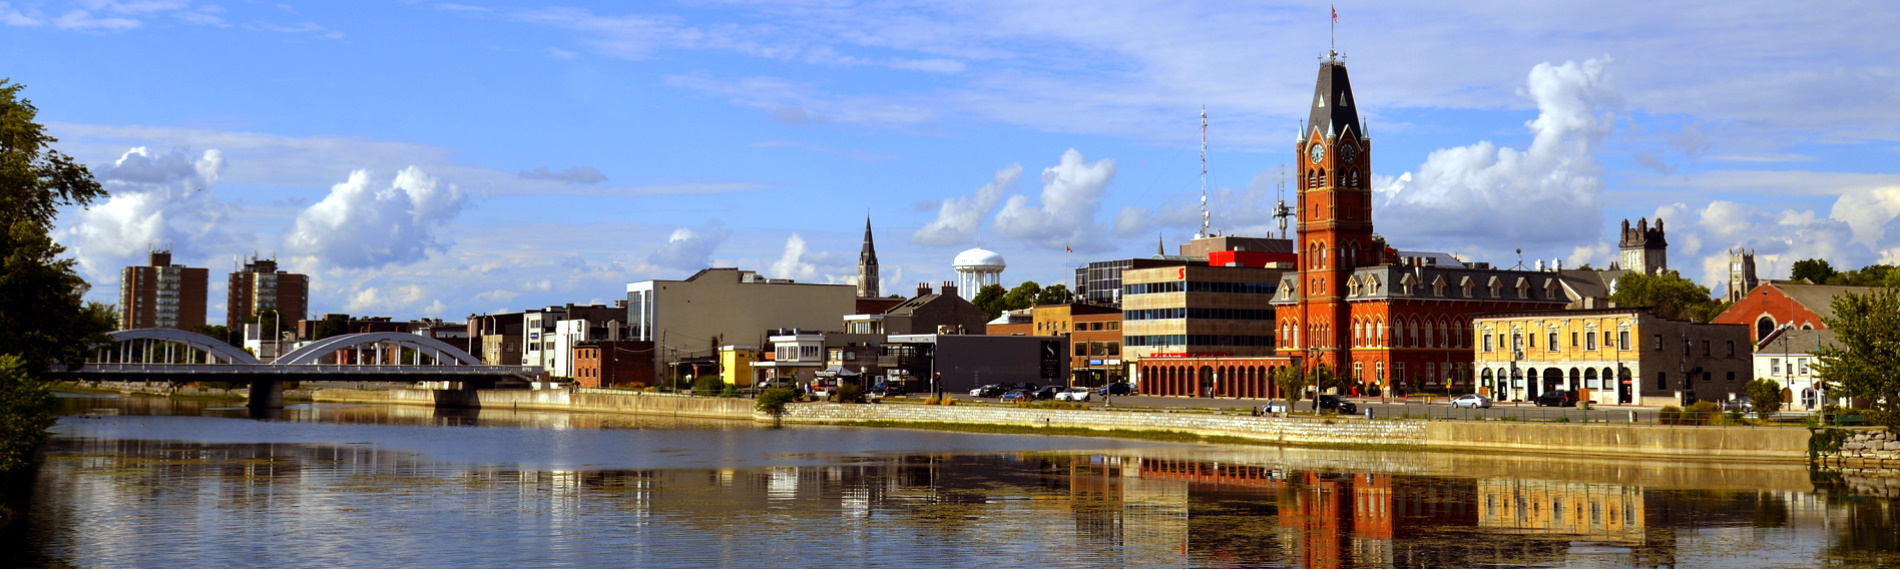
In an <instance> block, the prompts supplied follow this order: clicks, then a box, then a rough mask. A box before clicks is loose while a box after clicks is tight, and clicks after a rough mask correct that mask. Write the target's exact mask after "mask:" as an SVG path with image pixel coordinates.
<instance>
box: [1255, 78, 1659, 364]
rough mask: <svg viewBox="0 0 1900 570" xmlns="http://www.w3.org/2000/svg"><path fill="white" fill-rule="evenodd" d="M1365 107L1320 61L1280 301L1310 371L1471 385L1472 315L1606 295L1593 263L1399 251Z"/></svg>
mask: <svg viewBox="0 0 1900 570" xmlns="http://www.w3.org/2000/svg"><path fill="white" fill-rule="evenodd" d="M1357 105H1358V102H1357V99H1355V98H1354V97H1353V92H1352V86H1351V83H1350V82H1349V80H1348V78H1347V74H1346V65H1345V63H1343V62H1340V61H1337V60H1336V59H1333V58H1328V59H1327V61H1325V62H1323V63H1321V65H1320V70H1319V81H1318V85H1317V87H1316V89H1315V90H1314V97H1313V103H1312V111H1311V113H1310V115H1309V121H1308V123H1309V124H1307V125H1306V126H1305V127H1304V132H1302V133H1301V134H1300V136H1299V138H1298V140H1297V141H1296V142H1295V145H1294V152H1295V155H1296V162H1297V163H1298V164H1299V169H1298V176H1297V179H1296V182H1297V184H1298V189H1299V207H1298V215H1299V236H1298V238H1299V245H1298V250H1299V264H1298V273H1297V274H1296V275H1288V276H1287V277H1285V278H1284V279H1282V280H1281V282H1280V286H1279V288H1278V291H1277V292H1276V295H1275V298H1274V303H1273V304H1274V308H1275V319H1276V322H1277V324H1278V325H1279V326H1278V327H1277V328H1278V331H1277V335H1276V336H1277V338H1278V341H1277V343H1278V345H1279V349H1278V353H1279V354H1280V355H1281V356H1285V357H1292V358H1296V359H1298V360H1299V362H1300V364H1299V366H1300V367H1301V368H1302V369H1308V370H1310V369H1312V368H1313V367H1315V366H1325V367H1327V368H1328V369H1330V370H1333V371H1334V372H1335V373H1336V374H1338V375H1340V376H1341V377H1344V378H1347V379H1349V381H1348V385H1349V386H1350V387H1351V390H1352V391H1357V392H1360V393H1376V392H1377V391H1379V390H1380V389H1383V388H1388V387H1391V388H1398V389H1401V390H1421V389H1452V388H1456V389H1464V388H1466V387H1469V386H1471V379H1472V374H1471V361H1472V351H1471V347H1472V343H1473V338H1472V332H1471V318H1470V316H1469V315H1470V314H1472V313H1482V312H1501V311H1536V310H1552V309H1562V308H1564V307H1566V306H1569V305H1571V304H1572V303H1573V301H1575V302H1578V303H1581V302H1582V299H1583V298H1588V297H1594V296H1598V295H1599V294H1600V293H1601V291H1599V290H1600V289H1601V287H1602V283H1601V281H1599V280H1596V279H1594V278H1592V277H1590V276H1593V275H1600V274H1598V273H1595V272H1575V271H1572V272H1564V271H1557V270H1552V271H1542V270H1538V271H1522V270H1517V271H1513V270H1493V269H1490V268H1489V267H1488V266H1486V265H1484V264H1472V265H1466V264H1465V263H1463V262H1460V261H1458V260H1456V259H1453V258H1451V257H1450V256H1444V255H1434V254H1402V253H1400V252H1399V251H1398V250H1396V249H1395V248H1393V247H1392V246H1390V245H1388V244H1387V243H1386V242H1385V240H1384V238H1381V237H1379V236H1377V235H1375V234H1374V233H1373V227H1372V202H1373V196H1372V189H1371V182H1372V170H1371V163H1372V141H1371V139H1369V138H1367V137H1366V136H1365V130H1364V126H1363V125H1362V124H1361V123H1360V122H1359V115H1358V111H1357V109H1358V107H1357ZM1658 231H1660V228H1659V230H1658ZM1658 243H1660V240H1658Z"/></svg>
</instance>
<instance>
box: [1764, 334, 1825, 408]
mask: <svg viewBox="0 0 1900 570" xmlns="http://www.w3.org/2000/svg"><path fill="white" fill-rule="evenodd" d="M1823 346H1835V344H1834V331H1831V330H1826V329H1821V330H1816V329H1797V328H1794V327H1792V326H1789V325H1782V326H1780V327H1777V328H1775V330H1774V332H1773V333H1770V334H1769V335H1768V336H1766V337H1763V338H1762V341H1761V343H1760V344H1757V345H1755V377H1756V378H1767V379H1769V380H1774V381H1775V382H1776V383H1779V384H1781V404H1782V409H1785V410H1819V409H1821V406H1822V405H1825V404H1838V403H1840V401H1839V398H1835V397H1829V396H1828V394H1827V390H1826V386H1823V385H1821V384H1820V383H1818V382H1817V380H1816V378H1815V377H1814V373H1815V370H1814V365H1815V363H1816V362H1818V361H1819V359H1818V358H1816V357H1815V355H1814V351H1815V350H1816V349H1819V348H1821V347H1823Z"/></svg>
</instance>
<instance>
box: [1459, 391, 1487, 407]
mask: <svg viewBox="0 0 1900 570" xmlns="http://www.w3.org/2000/svg"><path fill="white" fill-rule="evenodd" d="M1451 405H1452V407H1455V408H1489V407H1491V399H1490V398H1486V397H1484V396H1480V395H1477V394H1465V395H1463V396H1459V397H1456V398H1452V399H1451Z"/></svg>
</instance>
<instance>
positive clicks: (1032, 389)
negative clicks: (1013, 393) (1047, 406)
mask: <svg viewBox="0 0 1900 570" xmlns="http://www.w3.org/2000/svg"><path fill="white" fill-rule="evenodd" d="M1012 389H1015V390H1022V391H1024V392H1028V393H1030V394H1035V393H1036V391H1037V390H1041V389H1042V386H1041V385H1039V384H1036V383H1035V382H1024V383H1021V384H1016V385H1014V387H1013V388H1012Z"/></svg>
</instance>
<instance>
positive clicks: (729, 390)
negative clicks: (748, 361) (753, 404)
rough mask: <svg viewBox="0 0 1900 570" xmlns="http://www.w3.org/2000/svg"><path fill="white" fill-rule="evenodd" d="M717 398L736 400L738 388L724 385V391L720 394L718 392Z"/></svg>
mask: <svg viewBox="0 0 1900 570" xmlns="http://www.w3.org/2000/svg"><path fill="white" fill-rule="evenodd" d="M719 397H721V398H737V397H739V387H738V386H733V385H731V384H727V385H726V389H725V390H724V391H721V392H719Z"/></svg>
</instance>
